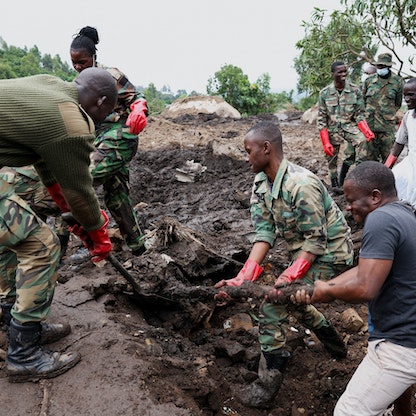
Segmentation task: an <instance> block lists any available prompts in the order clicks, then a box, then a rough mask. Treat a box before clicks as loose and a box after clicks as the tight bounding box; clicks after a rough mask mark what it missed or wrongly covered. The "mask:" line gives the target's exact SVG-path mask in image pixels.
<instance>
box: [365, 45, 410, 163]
mask: <svg viewBox="0 0 416 416" xmlns="http://www.w3.org/2000/svg"><path fill="white" fill-rule="evenodd" d="M373 65H375V66H376V68H377V73H376V74H374V75H372V76H370V77H368V78H366V80H365V81H364V83H363V97H364V103H365V113H366V119H367V122H368V125H369V126H370V128H371V130H372V131H373V132H374V134H375V139H374V140H373V141H372V142H371V143H370V144H369V152H370V154H369V158H370V159H371V160H375V161H378V162H382V163H384V162H385V160H386V159H387V156H388V155H389V153H390V149H391V147H392V146H393V143H394V140H395V133H396V130H397V118H396V113H397V110H399V109H400V107H401V106H402V100H403V86H404V80H403V78H402V77H400V76H399V75H396V74H394V73H393V72H392V71H391V67H392V65H393V62H392V56H391V54H389V53H382V54H380V55H379V56H378V60H377V62H373Z"/></svg>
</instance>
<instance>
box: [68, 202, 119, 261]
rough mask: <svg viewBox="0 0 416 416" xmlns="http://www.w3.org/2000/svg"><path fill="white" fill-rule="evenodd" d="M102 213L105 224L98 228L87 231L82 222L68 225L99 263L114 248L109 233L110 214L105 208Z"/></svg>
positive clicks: (93, 258)
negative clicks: (108, 214)
mask: <svg viewBox="0 0 416 416" xmlns="http://www.w3.org/2000/svg"><path fill="white" fill-rule="evenodd" d="M101 215H102V216H103V217H104V224H103V225H102V226H101V227H100V228H98V229H97V230H93V231H85V230H84V228H83V227H82V225H80V224H74V225H72V226H71V227H68V228H69V231H71V233H74V234H75V235H77V236H78V237H79V238H80V239H81V240H82V241H83V242H84V246H85V247H86V248H87V249H88V251H89V252H90V254H91V261H93V262H94V263H98V262H100V261H101V260H104V259H105V258H107V256H108V255H109V254H110V252H111V250H112V249H113V245H112V244H111V240H110V237H109V235H108V228H107V226H108V216H107V214H106V213H105V211H103V210H102V211H101Z"/></svg>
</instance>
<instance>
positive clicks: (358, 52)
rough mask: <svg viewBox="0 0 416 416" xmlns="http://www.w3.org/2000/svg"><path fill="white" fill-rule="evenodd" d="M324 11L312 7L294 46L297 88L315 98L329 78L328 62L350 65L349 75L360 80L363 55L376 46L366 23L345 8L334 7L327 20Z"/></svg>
mask: <svg viewBox="0 0 416 416" xmlns="http://www.w3.org/2000/svg"><path fill="white" fill-rule="evenodd" d="M325 18H326V11H325V10H321V9H318V8H315V10H314V12H313V14H312V16H311V19H310V21H308V22H305V21H304V22H303V23H302V26H303V27H304V29H305V37H304V38H303V39H302V40H300V41H298V42H297V44H296V47H297V48H298V49H300V50H301V54H300V56H299V57H298V58H296V59H295V62H294V63H295V65H294V66H295V69H296V72H297V73H298V75H299V81H298V90H299V92H306V93H307V94H308V95H309V96H311V97H312V98H311V101H313V102H316V100H317V97H318V94H319V91H320V90H321V89H322V88H324V87H325V86H326V85H328V84H329V83H330V82H331V81H332V74H331V64H332V63H333V62H334V61H342V62H345V63H346V64H347V65H349V67H350V79H351V81H352V82H355V83H359V82H360V77H361V72H362V71H361V69H362V65H363V63H364V62H365V60H364V59H363V55H366V56H370V55H373V54H374V53H375V51H376V50H377V46H376V45H374V44H373V39H372V37H371V36H369V35H368V33H369V25H368V23H363V22H360V21H358V19H356V18H354V17H353V16H351V15H350V14H349V13H347V12H340V11H334V12H333V13H332V14H331V15H330V19H329V21H328V23H326V19H325Z"/></svg>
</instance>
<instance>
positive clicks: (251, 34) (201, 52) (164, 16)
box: [0, 0, 340, 93]
mask: <svg viewBox="0 0 416 416" xmlns="http://www.w3.org/2000/svg"><path fill="white" fill-rule="evenodd" d="M314 7H319V8H321V9H326V10H328V11H332V10H334V9H339V8H340V2H339V0H291V1H284V2H283V1H277V0H256V1H253V0H250V1H249V0H210V1H204V2H203V1H198V0H147V1H142V0H135V1H120V2H117V1H111V2H110V1H106V0H82V1H80V0H71V1H67V2H61V1H56V0H38V1H33V0H20V1H16V0H15V1H11V0H9V1H4V2H3V4H2V7H1V9H2V10H1V13H0V37H2V38H3V40H4V41H5V42H6V43H7V44H8V45H13V46H17V47H21V48H23V47H25V46H26V47H27V48H29V49H30V48H31V47H33V46H34V45H36V46H37V47H38V48H39V50H40V52H41V53H42V54H46V53H49V54H51V55H52V56H54V55H56V54H58V55H60V57H61V58H62V60H63V61H66V62H68V63H70V57H69V45H70V43H71V41H72V36H73V35H74V34H75V33H77V32H78V30H79V29H81V28H82V27H83V26H86V25H89V26H94V27H96V28H97V30H98V33H99V36H100V43H99V44H98V62H100V63H102V64H104V65H107V66H114V67H117V68H119V69H120V70H121V71H123V72H124V73H125V74H126V75H127V76H128V78H129V79H130V80H131V81H132V82H133V83H134V84H137V85H142V86H144V87H146V86H147V85H148V84H149V83H151V82H153V83H154V84H155V85H156V88H157V89H161V88H162V86H163V85H167V86H169V87H170V88H171V90H172V91H173V92H176V91H177V90H178V89H185V90H187V92H188V93H189V92H191V91H193V90H195V91H197V92H200V93H206V85H207V82H208V79H209V78H210V77H211V76H213V75H214V74H215V72H216V71H218V70H219V69H220V68H221V67H222V66H223V65H228V64H230V65H235V66H238V67H240V68H241V69H242V70H243V72H244V73H245V74H247V75H248V77H249V79H250V81H251V82H255V81H256V80H257V78H258V77H259V76H260V75H262V74H264V73H266V72H267V73H269V75H270V77H271V82H270V84H271V88H272V90H274V91H280V90H286V91H289V90H291V89H294V90H296V82H297V75H296V72H295V70H294V68H293V59H294V58H295V57H296V56H298V55H299V53H300V51H299V50H297V49H296V48H295V44H296V42H297V41H298V40H301V39H302V38H303V37H304V29H303V28H302V26H301V24H302V20H309V18H310V16H311V13H312V11H313V9H314Z"/></svg>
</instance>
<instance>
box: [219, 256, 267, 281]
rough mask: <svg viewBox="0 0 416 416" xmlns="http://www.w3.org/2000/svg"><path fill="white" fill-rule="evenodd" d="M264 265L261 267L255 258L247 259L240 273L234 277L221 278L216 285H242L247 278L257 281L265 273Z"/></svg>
mask: <svg viewBox="0 0 416 416" xmlns="http://www.w3.org/2000/svg"><path fill="white" fill-rule="evenodd" d="M263 270H264V269H263V267H261V266H260V265H259V264H258V263H256V262H255V261H254V260H251V259H247V261H246V262H245V263H244V266H243V268H242V269H241V270H240V272H239V273H238V275H237V276H236V277H234V278H233V279H228V280H221V281H219V282H218V283H217V284H216V285H215V286H214V287H216V288H219V287H222V286H241V285H242V284H243V283H244V282H245V281H246V280H248V281H250V282H255V281H256V280H257V279H258V278H259V276H260V275H261V274H262V273H263Z"/></svg>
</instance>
